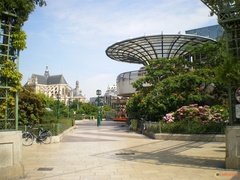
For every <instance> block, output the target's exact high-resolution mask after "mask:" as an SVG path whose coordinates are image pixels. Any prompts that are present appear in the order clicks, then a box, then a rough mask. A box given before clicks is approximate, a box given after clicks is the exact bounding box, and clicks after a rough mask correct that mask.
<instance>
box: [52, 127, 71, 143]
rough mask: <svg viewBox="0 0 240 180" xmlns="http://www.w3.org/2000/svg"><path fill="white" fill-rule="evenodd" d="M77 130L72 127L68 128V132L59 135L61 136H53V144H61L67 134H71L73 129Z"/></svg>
mask: <svg viewBox="0 0 240 180" xmlns="http://www.w3.org/2000/svg"><path fill="white" fill-rule="evenodd" d="M75 128H76V126H72V127H70V128H68V129H67V130H65V131H63V132H62V133H61V134H59V135H57V136H53V137H52V143H59V142H61V140H62V138H63V137H64V136H65V135H66V134H68V133H70V132H71V131H72V130H73V129H75Z"/></svg>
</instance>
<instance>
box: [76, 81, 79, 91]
mask: <svg viewBox="0 0 240 180" xmlns="http://www.w3.org/2000/svg"><path fill="white" fill-rule="evenodd" d="M76 89H77V90H78V89H79V81H76Z"/></svg>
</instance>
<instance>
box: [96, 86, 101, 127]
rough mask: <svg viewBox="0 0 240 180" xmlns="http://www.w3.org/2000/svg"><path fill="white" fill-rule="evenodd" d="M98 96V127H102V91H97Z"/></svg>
mask: <svg viewBox="0 0 240 180" xmlns="http://www.w3.org/2000/svg"><path fill="white" fill-rule="evenodd" d="M96 94H97V96H98V117H97V126H100V122H101V106H100V97H99V96H100V95H101V94H102V92H101V90H99V89H98V90H97V91H96Z"/></svg>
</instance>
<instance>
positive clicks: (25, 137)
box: [22, 124, 52, 146]
mask: <svg viewBox="0 0 240 180" xmlns="http://www.w3.org/2000/svg"><path fill="white" fill-rule="evenodd" d="M33 129H38V135H36V134H35V133H34V131H33ZM34 139H36V142H37V143H41V142H42V143H44V144H50V143H51V142H52V133H51V131H50V130H43V127H39V128H33V125H32V124H29V125H27V129H26V131H24V132H23V134H22V144H23V145H24V146H30V145H32V144H33V141H34Z"/></svg>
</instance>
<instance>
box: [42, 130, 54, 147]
mask: <svg viewBox="0 0 240 180" xmlns="http://www.w3.org/2000/svg"><path fill="white" fill-rule="evenodd" d="M41 138H42V142H43V143H44V144H50V143H51V142H52V133H51V131H47V132H45V133H44V136H43V137H41Z"/></svg>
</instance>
